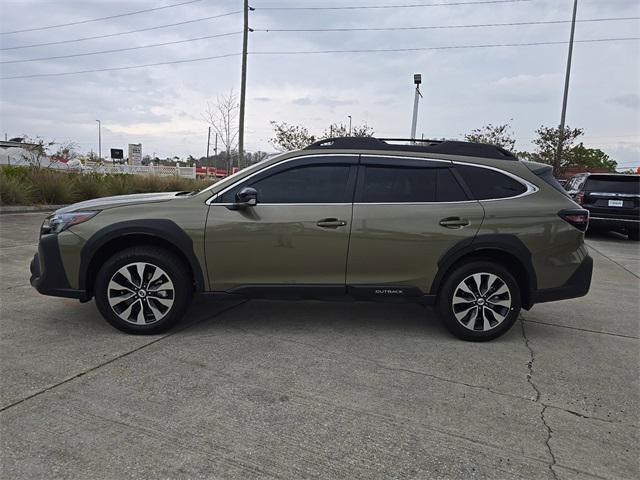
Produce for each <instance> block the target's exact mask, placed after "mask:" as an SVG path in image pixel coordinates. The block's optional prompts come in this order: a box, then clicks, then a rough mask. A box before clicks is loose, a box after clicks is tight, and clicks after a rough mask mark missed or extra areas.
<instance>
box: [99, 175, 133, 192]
mask: <svg viewBox="0 0 640 480" xmlns="http://www.w3.org/2000/svg"><path fill="white" fill-rule="evenodd" d="M131 177H133V175H125V174H118V175H107V176H106V178H105V182H104V183H105V189H106V191H107V194H108V195H127V194H128V193H134V189H133V180H132V178H131Z"/></svg>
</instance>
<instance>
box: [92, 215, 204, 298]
mask: <svg viewBox="0 0 640 480" xmlns="http://www.w3.org/2000/svg"><path fill="white" fill-rule="evenodd" d="M128 235H129V236H130V235H146V236H151V237H156V238H159V239H162V240H164V241H167V242H169V243H171V244H172V245H173V246H175V247H176V248H177V249H178V250H180V252H181V253H182V254H183V255H184V256H185V258H186V259H187V261H188V262H189V266H190V267H191V271H192V272H193V275H194V280H195V285H196V291H199V292H201V291H203V290H204V286H205V283H204V275H203V273H202V269H201V268H200V263H199V262H198V259H197V258H196V255H195V253H194V251H193V241H192V240H191V237H189V235H187V233H186V232H185V231H184V230H182V228H180V227H179V226H178V224H176V223H175V222H173V221H171V220H167V219H163V218H158V219H143V220H128V221H124V222H117V223H114V224H111V225H108V226H106V227H104V228H102V229H100V230H98V231H97V232H96V233H94V234H93V236H92V237H91V238H90V239H89V240H88V241H87V243H85V244H84V246H83V247H82V251H81V252H80V282H79V283H80V288H81V289H85V288H87V283H88V282H87V274H88V272H89V267H90V265H91V262H92V260H93V258H94V256H95V254H96V252H98V251H99V250H100V248H101V247H102V246H104V245H106V244H107V243H109V242H110V241H111V240H116V239H119V238H123V237H126V236H128Z"/></svg>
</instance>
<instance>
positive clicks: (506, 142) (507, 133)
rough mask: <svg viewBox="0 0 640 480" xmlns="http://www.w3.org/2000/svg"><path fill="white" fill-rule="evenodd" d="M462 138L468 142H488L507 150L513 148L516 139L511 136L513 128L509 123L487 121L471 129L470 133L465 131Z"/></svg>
mask: <svg viewBox="0 0 640 480" xmlns="http://www.w3.org/2000/svg"><path fill="white" fill-rule="evenodd" d="M464 138H465V140H466V141H468V142H474V143H488V144H490V145H497V146H498V147H502V148H505V149H507V150H513V149H514V148H515V146H516V140H515V138H513V130H512V128H511V125H510V124H509V123H505V124H503V125H492V124H491V123H488V124H487V125H485V126H484V127H482V128H476V129H475V130H471V133H467V134H466V135H465V136H464Z"/></svg>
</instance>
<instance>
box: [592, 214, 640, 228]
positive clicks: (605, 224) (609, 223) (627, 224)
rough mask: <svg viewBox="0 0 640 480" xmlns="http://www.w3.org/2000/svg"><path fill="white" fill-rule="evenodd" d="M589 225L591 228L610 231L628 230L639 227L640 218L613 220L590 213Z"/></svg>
mask: <svg viewBox="0 0 640 480" xmlns="http://www.w3.org/2000/svg"><path fill="white" fill-rule="evenodd" d="M589 225H591V226H593V227H601V228H611V229H616V230H618V229H630V228H639V227H640V218H635V219H633V218H613V217H605V216H602V215H598V214H594V213H592V214H591V215H590V216H589Z"/></svg>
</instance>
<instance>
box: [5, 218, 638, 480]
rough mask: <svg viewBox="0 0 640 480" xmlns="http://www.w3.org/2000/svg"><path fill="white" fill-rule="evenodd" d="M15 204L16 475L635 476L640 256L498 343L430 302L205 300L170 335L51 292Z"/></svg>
mask: <svg viewBox="0 0 640 480" xmlns="http://www.w3.org/2000/svg"><path fill="white" fill-rule="evenodd" d="M44 215H45V214H44V213H30V214H4V215H2V216H0V228H1V231H0V268H1V275H2V277H1V293H0V302H1V309H2V310H1V320H0V325H1V337H2V340H1V342H2V343H1V347H0V348H1V355H2V360H1V366H2V372H1V375H2V376H1V379H2V380H1V382H2V392H1V397H0V422H1V431H0V437H1V455H2V458H1V460H2V462H1V470H0V477H1V478H3V479H27V478H28V479H32V478H47V479H49V478H74V479H75V478H86V479H90V478H105V479H121V478H242V479H250V478H271V477H274V478H295V479H297V478H323V479H324V478H326V479H329V478H345V479H346V478H348V479H373V478H420V479H423V478H454V479H457V478H491V479H503V478H504V479H510V478H549V479H555V478H558V479H578V478H638V477H639V476H640V467H639V463H638V456H637V454H638V448H639V438H638V426H639V425H638V424H639V422H638V420H639V397H640V395H639V385H638V377H639V349H638V337H639V318H640V312H639V299H640V297H639V295H640V250H639V246H638V244H637V243H635V242H630V241H627V240H626V239H625V238H624V237H622V236H619V235H615V234H612V233H609V234H602V233H601V234H597V235H590V236H589V237H588V241H587V242H588V244H589V246H590V249H591V255H592V256H593V258H594V261H595V271H594V279H593V283H592V287H591V292H590V293H589V295H588V296H587V297H584V298H582V299H575V300H568V301H564V302H557V303H550V304H542V305H537V306H535V307H534V308H533V309H532V310H531V311H529V312H527V311H523V313H522V316H521V319H520V320H521V321H519V322H518V323H517V324H516V325H515V326H514V328H512V330H511V331H510V332H509V333H508V334H506V335H505V336H503V337H502V338H500V339H498V340H496V341H493V342H490V343H484V344H477V343H467V342H462V341H460V340H457V339H456V338H454V337H452V336H451V335H449V334H448V333H447V332H446V331H445V330H444V328H443V327H442V326H441V325H440V324H439V322H438V321H437V320H436V318H435V316H434V314H433V312H432V311H431V310H427V309H425V308H423V307H420V306H418V305H404V304H385V303H359V302H354V303H350V302H349V303H348V302H326V303H322V302H271V301H255V300H252V301H248V302H246V301H233V302H231V301H228V302H216V301H211V300H203V299H198V300H197V301H196V302H195V303H194V305H193V307H192V309H191V310H190V313H189V314H188V319H187V321H186V322H184V323H183V324H181V325H180V327H179V328H178V329H175V330H173V331H171V332H169V333H168V334H164V335H160V336H153V337H140V336H131V335H126V334H123V333H121V332H119V331H117V330H115V329H113V328H112V327H110V326H109V325H108V324H107V323H106V322H105V321H104V320H103V319H102V318H101V317H100V315H99V313H98V312H97V310H96V308H95V306H94V304H93V302H91V303H86V304H80V303H78V302H77V301H75V300H66V299H60V298H52V297H44V296H41V295H39V294H38V293H37V292H36V291H35V290H33V289H32V288H31V287H30V285H29V281H28V279H29V272H28V270H29V269H28V264H29V261H30V259H31V257H32V255H33V253H34V251H35V249H36V240H37V238H36V237H37V231H38V227H39V224H40V223H41V222H42V219H43V218H44Z"/></svg>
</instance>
